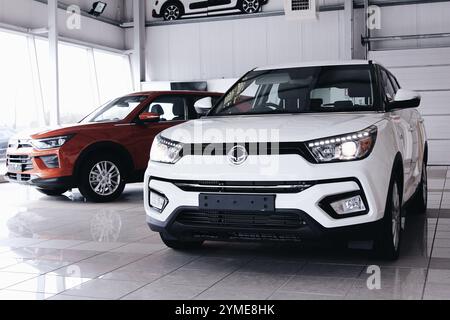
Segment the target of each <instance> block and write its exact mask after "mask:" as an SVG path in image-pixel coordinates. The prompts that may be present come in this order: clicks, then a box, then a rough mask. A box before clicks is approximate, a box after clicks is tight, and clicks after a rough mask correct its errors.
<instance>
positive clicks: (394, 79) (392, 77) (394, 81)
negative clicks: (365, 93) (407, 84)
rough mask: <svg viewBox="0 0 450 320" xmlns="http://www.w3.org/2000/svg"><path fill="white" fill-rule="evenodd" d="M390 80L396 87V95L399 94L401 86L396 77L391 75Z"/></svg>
mask: <svg viewBox="0 0 450 320" xmlns="http://www.w3.org/2000/svg"><path fill="white" fill-rule="evenodd" d="M389 78H390V79H391V82H392V85H393V86H394V90H395V93H397V91H398V89H400V85H399V83H398V81H397V79H396V78H395V77H394V75H393V74H392V73H389Z"/></svg>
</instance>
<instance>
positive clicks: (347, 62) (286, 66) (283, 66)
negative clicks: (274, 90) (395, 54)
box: [255, 60, 374, 71]
mask: <svg viewBox="0 0 450 320" xmlns="http://www.w3.org/2000/svg"><path fill="white" fill-rule="evenodd" d="M370 63H374V62H373V61H372V60H335V61H306V62H300V63H293V64H281V65H272V66H264V67H259V68H256V69H255V71H263V70H274V69H290V68H304V67H321V66H346V65H362V64H370Z"/></svg>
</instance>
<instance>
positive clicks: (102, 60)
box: [94, 50, 133, 103]
mask: <svg viewBox="0 0 450 320" xmlns="http://www.w3.org/2000/svg"><path fill="white" fill-rule="evenodd" d="M94 59H95V68H96V70H97V80H98V87H99V93H100V101H101V103H104V102H106V101H108V100H111V99H113V98H116V97H118V96H121V95H125V94H128V93H131V92H132V91H133V86H132V79H131V69H130V63H129V59H128V56H123V55H119V54H114V53H108V52H104V51H99V50H94Z"/></svg>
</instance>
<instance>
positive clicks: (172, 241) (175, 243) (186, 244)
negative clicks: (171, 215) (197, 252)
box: [159, 233, 204, 250]
mask: <svg viewBox="0 0 450 320" xmlns="http://www.w3.org/2000/svg"><path fill="white" fill-rule="evenodd" d="M159 235H160V237H161V240H162V242H164V244H165V245H166V246H168V247H169V248H172V249H175V250H192V249H197V248H200V247H201V246H202V244H203V242H204V241H203V240H197V241H195V240H194V241H185V240H179V239H176V238H172V237H170V238H169V237H168V236H166V235H165V234H164V233H160V234H159Z"/></svg>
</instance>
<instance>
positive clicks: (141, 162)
mask: <svg viewBox="0 0 450 320" xmlns="http://www.w3.org/2000/svg"><path fill="white" fill-rule="evenodd" d="M221 95H222V94H220V93H211V92H200V91H158V92H140V93H134V94H130V95H126V96H124V97H120V98H117V99H114V100H112V101H111V102H108V103H106V104H105V105H103V106H101V107H100V108H98V109H97V110H95V111H94V112H92V113H91V114H89V115H88V116H87V117H85V118H84V119H83V120H81V121H80V122H79V123H77V124H73V125H64V126H58V127H57V128H46V129H43V130H33V131H32V132H23V133H19V134H17V135H15V136H14V137H13V138H12V139H11V141H10V142H9V145H8V149H7V159H6V165H7V173H6V176H5V177H6V178H7V179H8V180H9V181H10V182H16V183H24V184H30V185H33V186H36V187H37V188H38V190H39V191H41V192H42V193H44V194H46V195H49V196H58V195H61V194H63V193H64V192H66V191H67V190H69V189H71V188H78V189H79V190H80V192H81V194H82V195H83V196H84V197H85V198H87V199H88V200H91V201H95V202H107V201H112V200H115V199H117V198H118V197H119V196H120V195H121V194H122V191H123V190H124V187H125V184H126V183H131V182H140V181H143V175H144V171H145V168H146V167H147V162H148V159H149V153H150V146H151V144H152V142H153V139H154V137H155V136H156V135H157V134H158V133H159V132H160V131H162V130H164V129H167V128H169V127H172V126H175V125H177V124H180V123H182V122H184V121H186V120H189V119H197V118H199V117H200V116H201V112H202V110H198V111H200V113H199V112H198V111H197V110H196V106H197V104H198V103H200V102H201V103H200V109H203V110H204V109H205V107H204V106H205V103H206V104H207V103H208V102H209V105H212V103H214V101H215V100H216V99H218V98H219V97H220V96H221Z"/></svg>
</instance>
